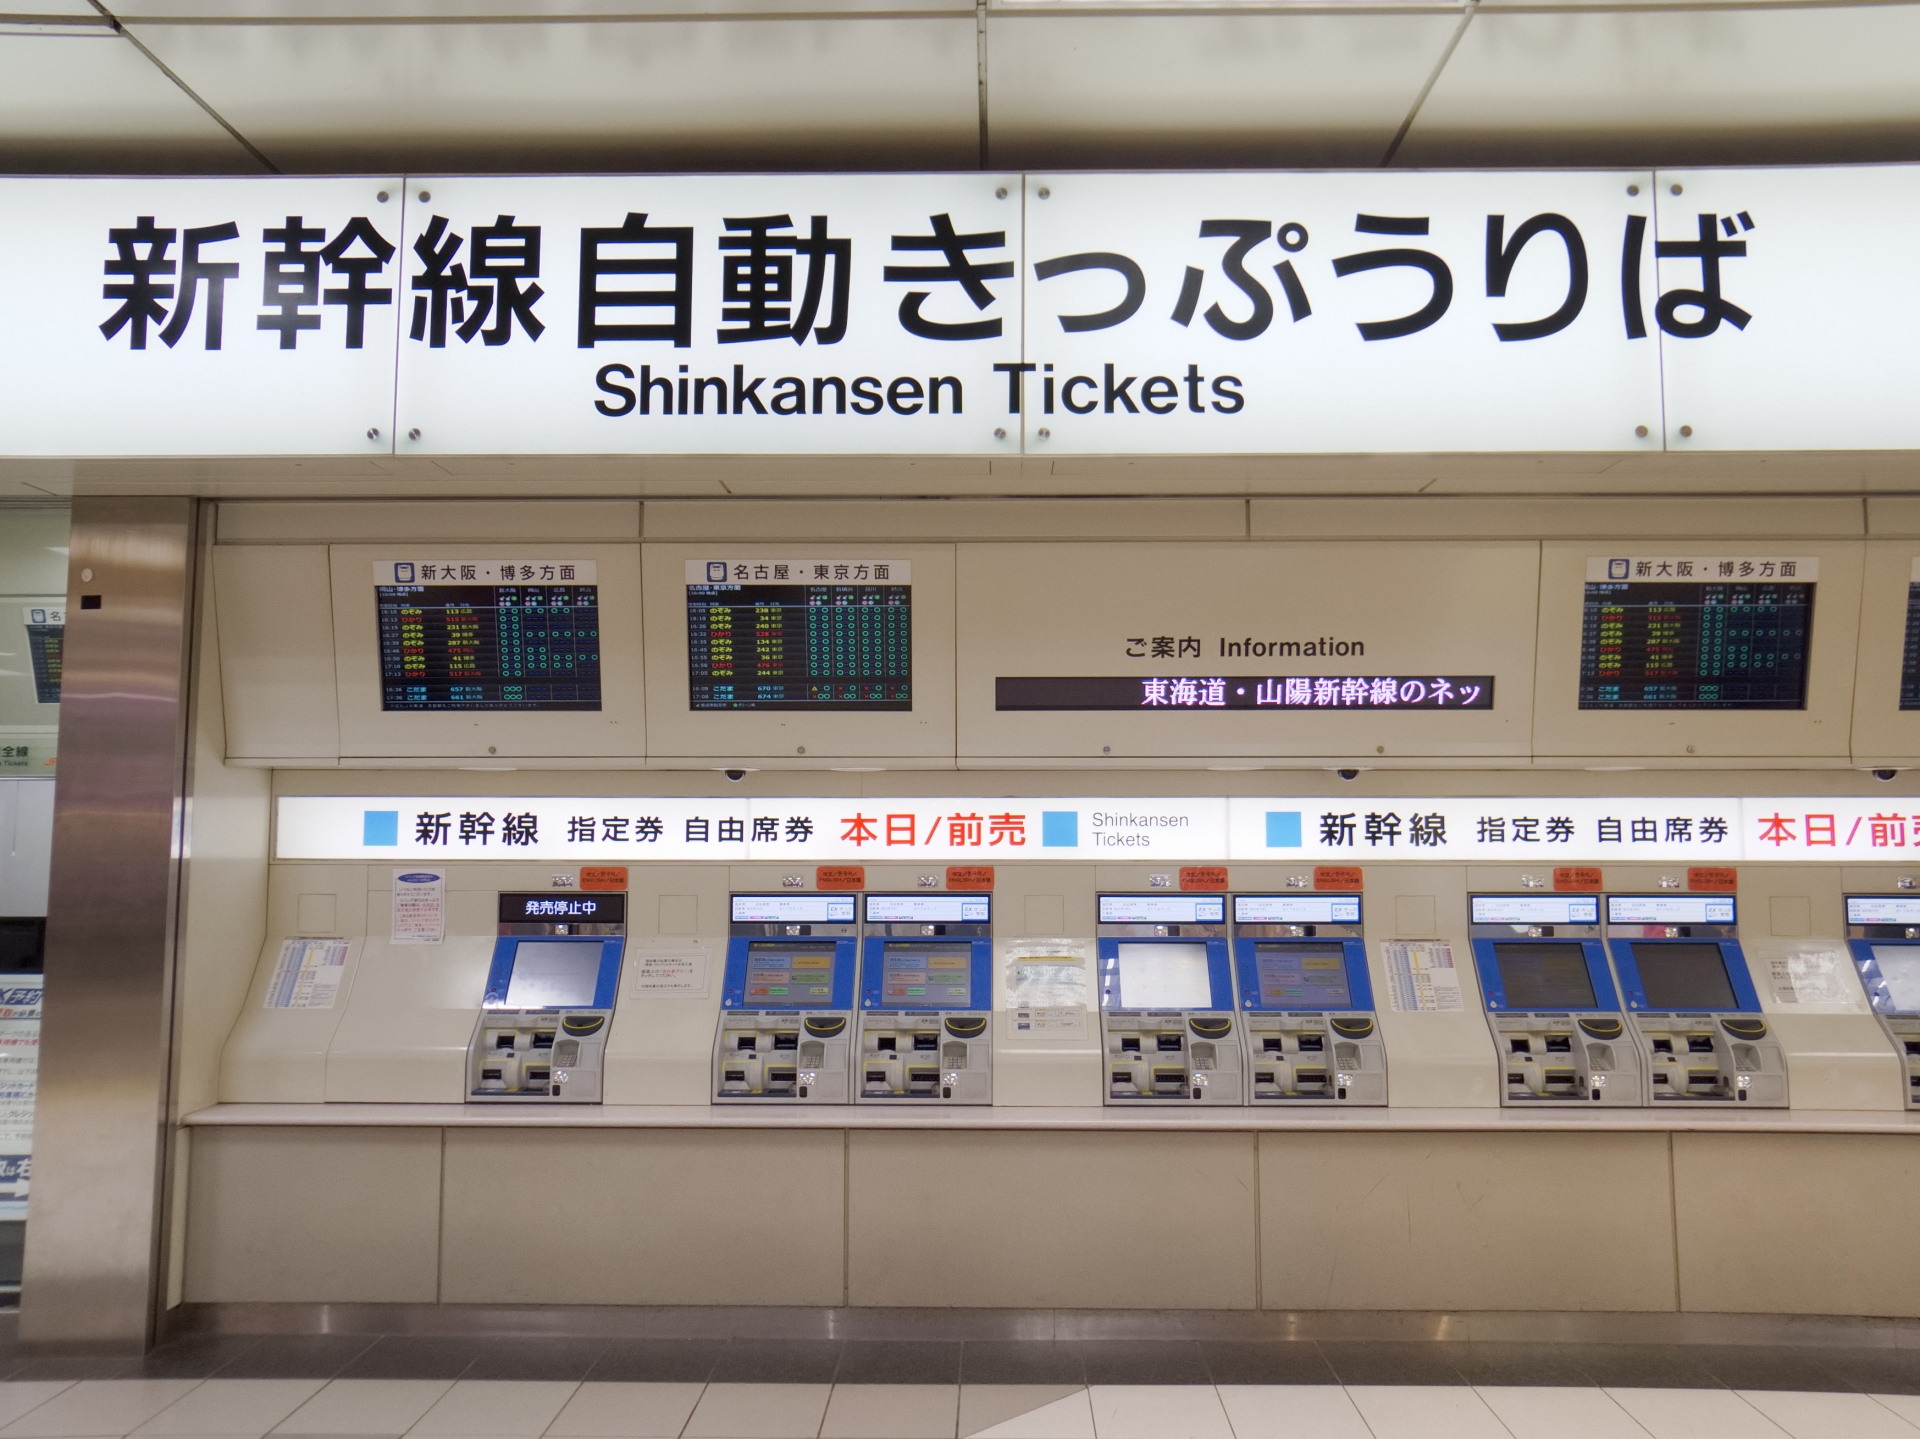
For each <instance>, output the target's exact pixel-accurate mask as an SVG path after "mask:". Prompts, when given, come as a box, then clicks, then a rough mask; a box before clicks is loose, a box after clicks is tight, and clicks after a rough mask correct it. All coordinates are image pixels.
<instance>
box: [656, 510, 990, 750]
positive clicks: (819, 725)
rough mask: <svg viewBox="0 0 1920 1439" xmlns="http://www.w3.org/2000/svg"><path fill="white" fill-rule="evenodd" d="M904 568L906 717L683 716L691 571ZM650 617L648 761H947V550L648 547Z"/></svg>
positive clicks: (801, 543)
mask: <svg viewBox="0 0 1920 1439" xmlns="http://www.w3.org/2000/svg"><path fill="white" fill-rule="evenodd" d="M716 559H724V560H727V561H729V562H737V561H744V562H748V563H751V562H753V561H755V560H761V559H766V560H796V559H807V560H905V561H907V562H908V563H909V564H911V565H912V567H913V569H912V579H911V583H912V586H913V708H912V709H911V710H909V711H898V712H884V711H869V712H862V711H832V710H802V711H798V712H795V713H792V714H775V713H769V712H766V711H758V712H755V711H727V710H692V709H689V708H688V707H687V703H688V701H687V574H686V569H687V562H688V561H689V560H716ZM643 568H644V571H645V583H646V595H647V601H646V613H647V677H648V701H647V725H648V733H649V735H650V742H649V750H650V754H651V755H652V757H654V758H687V759H698V758H705V759H712V760H714V761H716V762H724V761H728V760H739V759H751V758H755V757H768V758H771V757H776V756H777V757H784V758H789V759H791V758H793V757H795V756H798V755H802V754H804V755H805V756H807V757H808V758H809V759H861V760H863V761H864V760H867V759H875V758H878V759H888V758H900V759H905V758H924V757H926V756H930V755H937V756H949V755H951V754H952V753H953V549H952V547H951V546H948V545H909V544H897V543H894V542H892V541H879V540H876V541H873V542H872V543H869V544H866V545H864V546H862V547H861V548H859V549H850V548H849V547H848V546H847V544H846V542H845V541H841V542H840V543H838V544H826V543H815V542H813V541H810V540H791V541H787V542H784V543H781V544H773V543H771V542H769V541H765V540H759V541H755V542H754V543H752V544H745V543H732V542H729V543H727V544H725V545H724V546H722V547H720V548H719V549H716V548H715V546H713V545H698V546H696V545H666V544H658V545H655V544H650V545H648V546H647V547H646V558H645V560H644V562H643Z"/></svg>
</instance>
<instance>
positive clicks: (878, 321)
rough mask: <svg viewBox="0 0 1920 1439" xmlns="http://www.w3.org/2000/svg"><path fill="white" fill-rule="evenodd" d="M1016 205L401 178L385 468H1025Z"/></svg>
mask: <svg viewBox="0 0 1920 1439" xmlns="http://www.w3.org/2000/svg"><path fill="white" fill-rule="evenodd" d="M1020 208H1021V206H1020V179H1019V177H1018V176H1017V175H998V176H996V175H854V176H846V175H701V176H632V177H580V178H573V177H567V178H546V179H490V178H462V179H448V178H435V179H428V180H411V181H409V182H408V210H407V238H406V246H405V249H406V253H407V257H408V262H409V263H408V267H407V269H408V280H407V286H408V297H409V302H410V307H409V309H408V312H407V324H406V327H405V328H404V330H403V332H402V334H401V338H400V361H399V383H398V396H399V398H398V404H397V408H396V411H395V413H396V417H397V421H396V423H397V428H398V432H399V435H400V439H399V442H398V446H397V449H398V452H399V453H400V454H403V455H405V454H448V453H462V452H464V453H472V452H476V451H478V452H482V453H520V454H529V453H539V454H568V453H572V454H579V453H585V454H618V453H661V452H665V453H702V452H704V453H728V454H794V453H813V454H842V453H857V452H858V453H874V452H897V453H910V454H957V453H970V454H994V453H1003V454H1009V455H1011V454H1015V453H1017V452H1018V450H1019V447H1020V437H1019V427H1018V422H1017V420H1016V421H1014V422H1012V423H1011V424H1009V421H1008V418H1007V414H1006V408H1005V404H1004V397H1005V392H1006V383H1005V379H1004V377H1003V375H1001V374H998V373H996V372H995V370H994V368H993V367H994V365H995V364H996V363H1000V364H1006V363H1011V362H1017V361H1018V360H1019V358H1020V332H1021V322H1020V296H1021V281H1020V276H1019V261H1020V255H1021V233H1020ZM996 392H997V393H996ZM996 431H998V433H997V434H996ZM416 432H417V434H418V438H415V435H416Z"/></svg>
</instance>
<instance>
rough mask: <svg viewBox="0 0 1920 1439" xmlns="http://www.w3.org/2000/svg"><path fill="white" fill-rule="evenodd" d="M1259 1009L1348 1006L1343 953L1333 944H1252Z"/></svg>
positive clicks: (1350, 999)
mask: <svg viewBox="0 0 1920 1439" xmlns="http://www.w3.org/2000/svg"><path fill="white" fill-rule="evenodd" d="M1253 963H1254V969H1255V971H1256V972H1257V973H1258V975H1259V979H1260V1007H1261V1008H1262V1009H1351V1008H1352V1007H1353V991H1352V990H1351V989H1350V988H1349V987H1348V985H1347V957H1346V952H1345V950H1343V949H1342V948H1341V947H1340V946H1339V945H1337V944H1256V945H1255V946H1254V947H1253Z"/></svg>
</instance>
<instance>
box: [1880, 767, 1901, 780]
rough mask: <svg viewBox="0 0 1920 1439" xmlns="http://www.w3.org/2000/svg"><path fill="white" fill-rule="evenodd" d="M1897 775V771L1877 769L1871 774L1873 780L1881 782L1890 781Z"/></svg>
mask: <svg viewBox="0 0 1920 1439" xmlns="http://www.w3.org/2000/svg"><path fill="white" fill-rule="evenodd" d="M1899 773H1900V771H1899V770H1897V769H1877V770H1875V771H1874V772H1873V777H1874V778H1875V779H1882V780H1884V779H1892V778H1893V777H1894V776H1895V775H1897V774H1899Z"/></svg>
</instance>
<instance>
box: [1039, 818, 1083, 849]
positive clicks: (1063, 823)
mask: <svg viewBox="0 0 1920 1439" xmlns="http://www.w3.org/2000/svg"><path fill="white" fill-rule="evenodd" d="M1040 843H1041V844H1042V845H1051V846H1053V847H1055V848H1060V849H1078V848H1079V847H1080V811H1079V810H1077V809H1044V810H1041V811H1040Z"/></svg>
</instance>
